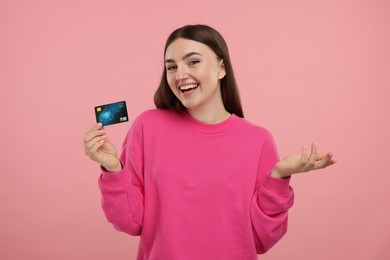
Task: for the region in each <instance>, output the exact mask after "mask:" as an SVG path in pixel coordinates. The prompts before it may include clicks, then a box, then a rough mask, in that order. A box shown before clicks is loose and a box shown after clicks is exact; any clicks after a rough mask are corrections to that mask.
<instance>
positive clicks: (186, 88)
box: [179, 84, 199, 92]
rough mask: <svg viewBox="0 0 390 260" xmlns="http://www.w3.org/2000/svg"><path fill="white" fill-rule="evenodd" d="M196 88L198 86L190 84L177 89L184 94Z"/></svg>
mask: <svg viewBox="0 0 390 260" xmlns="http://www.w3.org/2000/svg"><path fill="white" fill-rule="evenodd" d="M198 86H199V85H198V84H190V85H185V86H180V87H179V89H180V91H181V92H186V91H189V90H192V89H195V88H197V87H198Z"/></svg>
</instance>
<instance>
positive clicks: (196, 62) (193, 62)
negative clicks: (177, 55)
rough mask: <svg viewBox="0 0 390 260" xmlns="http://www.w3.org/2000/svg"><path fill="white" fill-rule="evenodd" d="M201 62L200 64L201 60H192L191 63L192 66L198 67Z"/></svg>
mask: <svg viewBox="0 0 390 260" xmlns="http://www.w3.org/2000/svg"><path fill="white" fill-rule="evenodd" d="M199 62H200V61H199V60H192V61H190V65H196V64H198V63H199Z"/></svg>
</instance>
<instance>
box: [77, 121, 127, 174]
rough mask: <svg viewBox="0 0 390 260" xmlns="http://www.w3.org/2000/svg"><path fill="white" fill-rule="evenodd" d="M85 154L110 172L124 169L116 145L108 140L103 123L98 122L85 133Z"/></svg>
mask: <svg viewBox="0 0 390 260" xmlns="http://www.w3.org/2000/svg"><path fill="white" fill-rule="evenodd" d="M84 148H85V154H86V155H87V156H88V157H89V158H91V159H92V160H94V161H96V162H98V163H99V164H100V165H101V166H103V167H104V168H105V169H106V170H107V171H109V172H113V173H114V172H118V171H120V170H122V165H121V162H120V161H119V158H118V155H117V152H116V149H115V146H114V145H113V144H112V143H111V142H110V141H109V140H108V138H107V136H106V132H105V130H104V128H103V125H102V124H101V123H97V124H95V125H94V126H92V127H91V129H89V130H88V132H87V133H86V134H85V135H84Z"/></svg>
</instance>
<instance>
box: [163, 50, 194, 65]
mask: <svg viewBox="0 0 390 260" xmlns="http://www.w3.org/2000/svg"><path fill="white" fill-rule="evenodd" d="M192 55H200V56H202V54H200V53H199V52H194V51H192V52H189V53H187V54H186V55H184V56H183V58H181V60H185V59H188V58H189V57H191V56H192ZM170 62H175V61H174V60H173V59H165V63H170Z"/></svg>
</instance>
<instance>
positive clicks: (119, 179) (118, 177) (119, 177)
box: [100, 166, 130, 186]
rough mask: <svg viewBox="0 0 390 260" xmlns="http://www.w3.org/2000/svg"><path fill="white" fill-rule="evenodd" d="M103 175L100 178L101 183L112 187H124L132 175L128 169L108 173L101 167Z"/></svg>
mask: <svg viewBox="0 0 390 260" xmlns="http://www.w3.org/2000/svg"><path fill="white" fill-rule="evenodd" d="M100 168H101V170H102V174H101V176H100V181H101V182H102V183H104V184H108V185H110V186H118V185H123V184H124V183H127V182H128V179H129V177H130V174H129V172H128V170H127V169H126V168H123V169H122V170H121V171H119V172H116V173H112V172H108V171H107V170H106V169H105V168H104V167H102V166H100Z"/></svg>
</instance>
